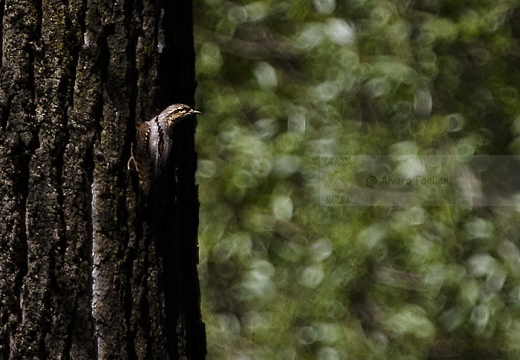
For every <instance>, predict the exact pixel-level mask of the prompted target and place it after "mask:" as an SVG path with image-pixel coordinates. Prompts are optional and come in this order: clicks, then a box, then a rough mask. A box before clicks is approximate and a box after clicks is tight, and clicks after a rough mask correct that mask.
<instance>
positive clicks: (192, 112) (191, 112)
mask: <svg viewBox="0 0 520 360" xmlns="http://www.w3.org/2000/svg"><path fill="white" fill-rule="evenodd" d="M190 114H191V115H195V114H201V112H200V111H198V110H194V109H191V111H190Z"/></svg>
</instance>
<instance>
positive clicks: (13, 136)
mask: <svg viewBox="0 0 520 360" xmlns="http://www.w3.org/2000/svg"><path fill="white" fill-rule="evenodd" d="M0 18H1V19H2V28H1V33H0V37H1V38H2V48H1V52H2V53H1V64H0V71H1V72H0V81H1V83H0V199H1V203H0V254H1V255H0V256H1V257H0V359H47V358H62V359H69V358H70V359H96V358H98V359H109V358H113V359H203V358H204V356H205V337H204V325H203V323H202V322H201V317H200V295H199V284H198V278H197V272H196V265H197V261H198V257H197V254H198V249H197V242H196V236H197V227H198V205H199V204H198V199H197V188H196V185H195V166H196V155H195V152H194V130H195V126H196V124H195V121H191V122H185V123H183V124H180V125H179V126H178V127H177V129H176V131H175V140H174V141H175V153H174V155H173V157H172V159H171V161H170V163H169V166H168V170H167V171H166V172H165V174H164V176H163V181H162V183H161V186H160V188H159V189H158V192H159V193H160V195H159V194H157V193H156V194H155V195H153V196H152V197H151V198H150V199H149V200H148V201H147V206H146V208H145V207H144V205H143V204H142V202H141V201H138V184H137V179H136V178H135V175H131V174H129V172H128V170H127V161H128V159H129V156H130V146H131V143H132V141H133V140H134V137H135V126H136V124H138V123H139V122H141V121H145V120H148V119H150V118H152V117H153V116H154V115H156V114H158V113H159V112H160V111H162V110H163V108H165V107H166V106H167V105H170V104H171V103H174V102H181V103H186V104H190V105H192V102H193V92H194V89H195V82H194V52H193V40H192V22H191V2H190V1H188V0H181V1H176V2H167V1H164V2H161V1H156V2H154V1H145V2H141V1H135V2H134V1H131V0H121V1H115V2H114V1H108V0H104V1H79V0H70V1H68V2H62V1H53V0H51V1H45V2H40V1H30V0H3V1H0Z"/></svg>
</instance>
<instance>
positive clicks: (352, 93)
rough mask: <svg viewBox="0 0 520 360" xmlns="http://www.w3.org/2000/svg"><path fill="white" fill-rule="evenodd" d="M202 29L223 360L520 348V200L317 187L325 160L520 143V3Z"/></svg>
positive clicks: (355, 6) (454, 3) (263, 10)
mask: <svg viewBox="0 0 520 360" xmlns="http://www.w3.org/2000/svg"><path fill="white" fill-rule="evenodd" d="M194 22H195V40H196V53H197V77H198V79H197V80H198V84H199V86H198V89H197V94H196V103H197V108H198V109H200V110H202V112H203V114H202V115H201V116H200V117H199V119H200V121H199V126H198V131H197V151H198V153H199V164H198V178H197V179H198V183H199V184H200V201H201V214H200V233H199V235H200V253H201V259H200V268H199V269H200V277H201V286H202V292H203V299H202V300H203V316H204V321H205V322H206V325H207V338H208V352H209V354H208V359H233V360H235V359H236V360H238V359H255V360H261V359H266V360H272V359H320V360H325V359H327V360H333V359H347V358H349V359H437V358H457V359H518V358H520V249H519V241H520V239H519V230H520V229H519V228H520V225H519V224H520V214H519V211H520V206H518V207H487V208H483V207H477V206H472V205H471V204H468V206H452V205H453V203H451V201H450V198H448V197H447V198H446V199H444V198H443V196H444V194H442V193H440V194H438V196H439V203H440V204H444V205H438V206H430V207H426V206H422V205H421V203H420V202H418V203H417V205H414V206H408V207H378V206H374V207H368V206H365V207H361V206H357V207H352V206H346V207H327V206H321V205H320V201H319V184H318V183H317V180H316V178H317V177H316V172H317V171H318V170H317V169H318V165H317V163H316V156H324V155H337V154H381V155H403V154H411V155H416V154H423V155H424V154H458V155H461V156H465V157H467V158H471V156H473V155H476V154H491V155H497V154H502V155H518V154H520V98H519V97H518V87H519V85H520V71H519V70H518V68H519V67H520V5H519V4H518V2H517V1H513V0H474V1H458V0H423V1H410V0H394V1H385V0H377V1H376V0H348V1H346V0H345V1H340V0H313V1H301V0H294V1H271V0H259V1H247V0H233V1H227V0H196V1H195V2H194ZM444 200H445V202H443V201H444Z"/></svg>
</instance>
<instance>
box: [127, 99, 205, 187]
mask: <svg viewBox="0 0 520 360" xmlns="http://www.w3.org/2000/svg"><path fill="white" fill-rule="evenodd" d="M195 114H200V111H197V110H194V109H192V108H190V107H189V106H188V105H184V104H173V105H170V106H168V107H167V108H166V109H164V111H163V112H161V113H160V114H159V115H157V116H156V117H154V118H153V119H152V120H149V121H145V122H143V123H141V124H139V126H138V128H137V134H136V138H135V142H134V143H133V144H132V148H131V156H130V160H128V169H130V170H133V171H137V174H138V175H139V187H140V189H141V193H142V194H143V195H145V196H147V195H148V194H149V193H150V188H151V186H152V185H153V183H154V181H155V180H156V179H157V178H158V177H159V176H160V174H161V172H162V170H163V169H164V166H165V164H166V162H167V160H168V157H169V156H170V153H171V151H172V147H173V139H172V130H173V128H174V127H175V125H177V124H178V123H180V122H181V121H183V120H185V119H187V118H190V117H192V116H193V115H195Z"/></svg>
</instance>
